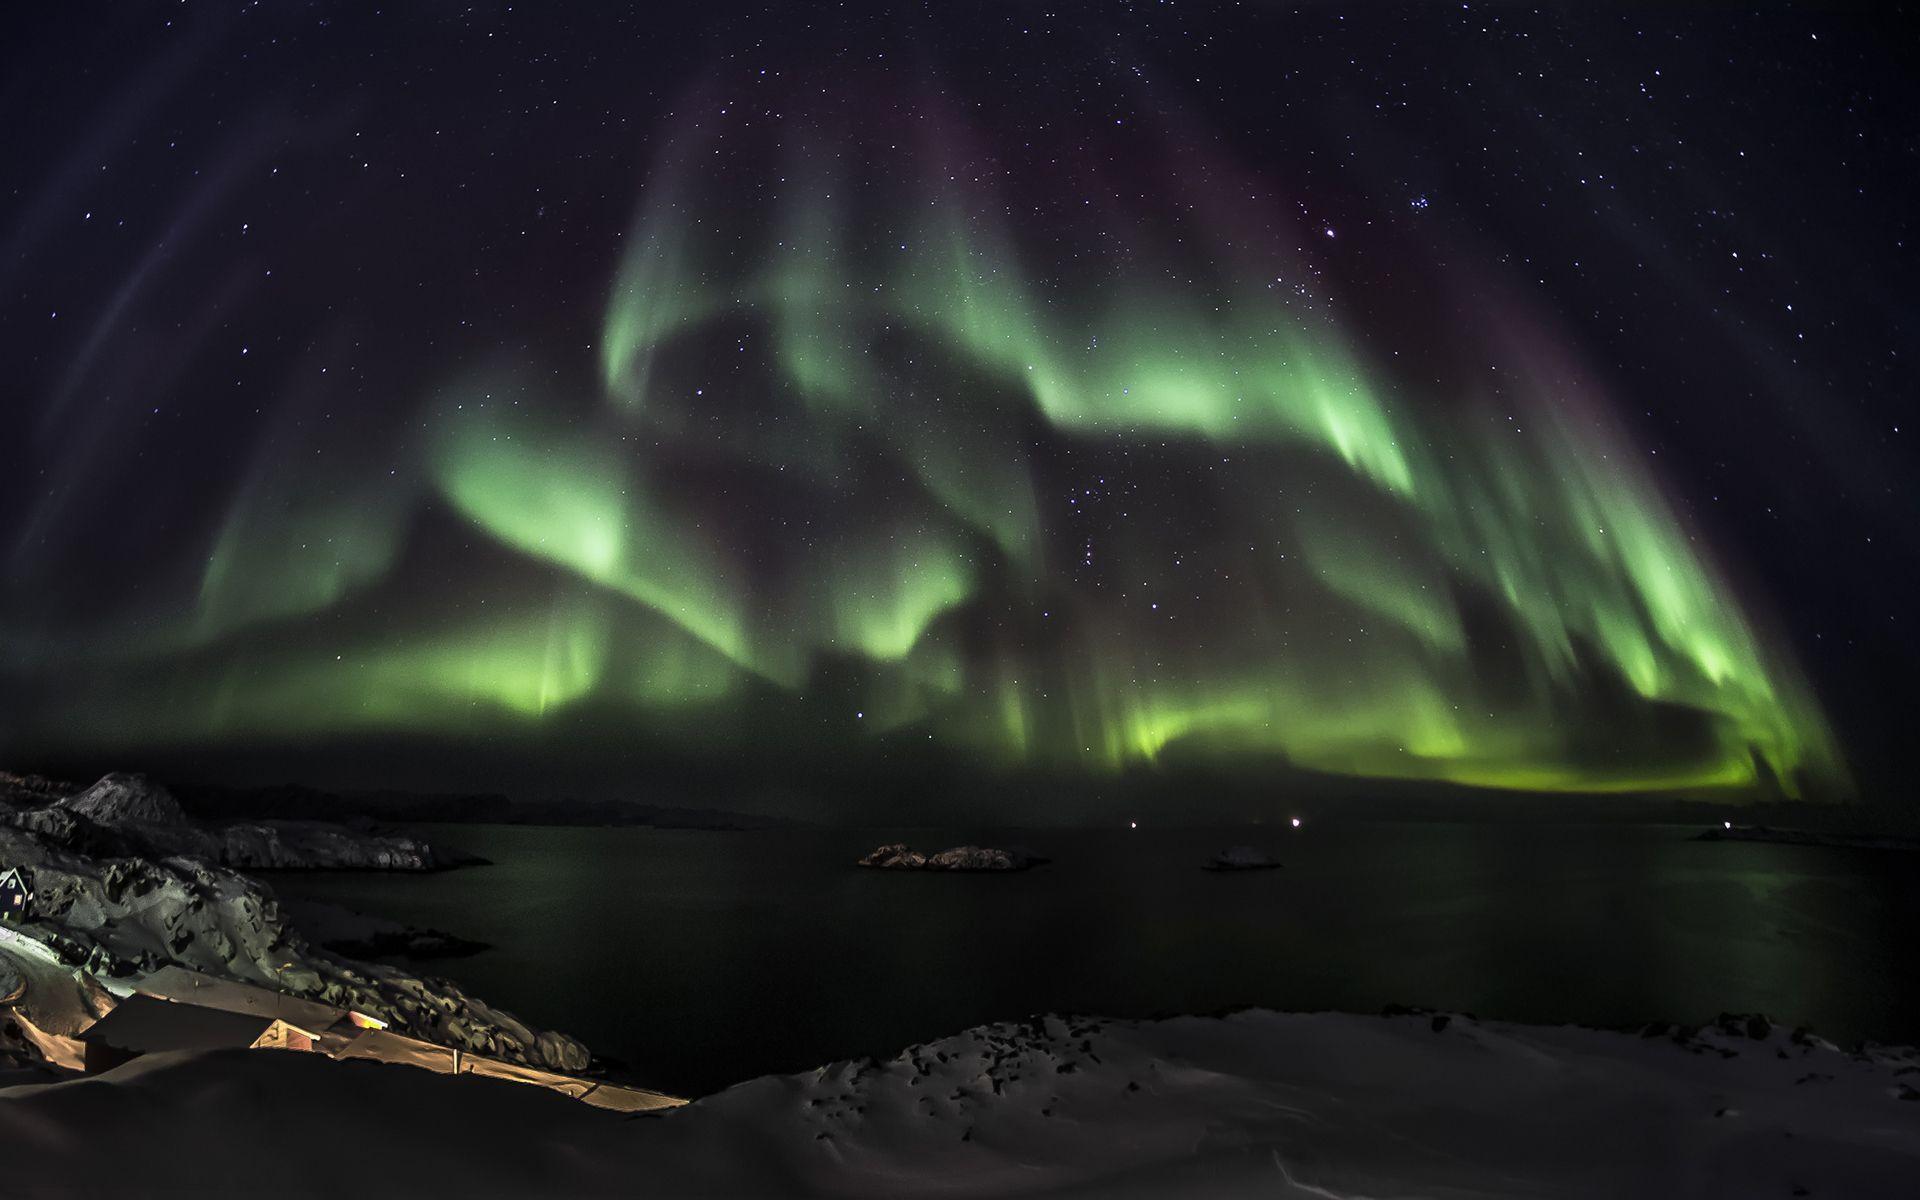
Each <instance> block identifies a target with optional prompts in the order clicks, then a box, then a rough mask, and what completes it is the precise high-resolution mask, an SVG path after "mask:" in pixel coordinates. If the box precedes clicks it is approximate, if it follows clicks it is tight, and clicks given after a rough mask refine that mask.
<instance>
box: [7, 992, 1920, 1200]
mask: <svg viewBox="0 0 1920 1200" xmlns="http://www.w3.org/2000/svg"><path fill="white" fill-rule="evenodd" d="M1752 1033H1760V1034H1761V1035H1762V1036H1760V1037H1758V1038H1755V1037H1753V1036H1751V1034H1752ZM1915 1082H1920V1054H1916V1053H1915V1052H1914V1051H1912V1050H1905V1049H1902V1050H1884V1049H1881V1050H1874V1051H1872V1052H1870V1053H1866V1054H1860V1055H1850V1054H1847V1053H1843V1052H1841V1051H1839V1050H1836V1049H1835V1048H1833V1047H1832V1046H1830V1045H1827V1044H1825V1043H1823V1042H1820V1041H1818V1040H1817V1039H1810V1038H1795V1037H1793V1036H1792V1035H1790V1034H1789V1033H1788V1031H1786V1030H1783V1029H1770V1028H1765V1027H1763V1026H1754V1027H1753V1028H1752V1029H1751V1030H1749V1029H1748V1028H1747V1026H1746V1025H1745V1023H1744V1022H1731V1023H1729V1025H1728V1027H1727V1028H1725V1029H1711V1030H1708V1031H1706V1032H1704V1033H1702V1034H1698V1035H1693V1036H1683V1037H1678V1038H1676V1037H1674V1036H1671V1035H1665V1034H1663V1035H1660V1036H1652V1037H1642V1036H1636V1035H1632V1034H1624V1033H1607V1032H1597V1031H1592V1030H1583V1029H1573V1028H1554V1029H1548V1028H1539V1027H1527V1026H1514V1025H1500V1024H1481V1023H1477V1022H1474V1021H1472V1020H1470V1019H1466V1018H1462V1017H1451V1018H1444V1019H1443V1018H1436V1017H1429V1016H1426V1015H1414V1016H1401V1017H1386V1018H1382V1017H1363V1016H1345V1015H1334V1014H1318V1015H1290V1014H1276V1013H1270V1012H1249V1013H1243V1014H1239V1015H1236V1016H1232V1017H1226V1018H1201V1017H1183V1018H1177V1019H1173V1020H1168V1021H1162V1022H1154V1023H1114V1022H1104V1021H1095V1020H1071V1021H1063V1020H1061V1019H1058V1018H1049V1019H1047V1020H1045V1021H1043V1022H1036V1023H1030V1024H1027V1025H1020V1026H1016V1025H995V1026H986V1027H981V1028H977V1029H973V1030H968V1031H966V1032H964V1033H961V1034H958V1035H956V1036H954V1037H951V1038H947V1039H945V1040H943V1041H939V1042H934V1043H929V1044H926V1045H921V1046H916V1047H913V1048H911V1049H909V1050H907V1051H905V1052H903V1053H902V1054H900V1055H898V1056H897V1057H895V1058H893V1059H891V1060H889V1061H887V1062H867V1063H841V1064H835V1065H833V1066H830V1067H825V1068H821V1069H819V1070H816V1071H813V1072H809V1073H806V1074H802V1075H795V1076H786V1077H767V1078H762V1079H758V1080H753V1081H751V1082H748V1083H745V1084H742V1085H740V1086H738V1087H734V1088H731V1089H729V1090H727V1091H725V1092H722V1093H720V1094H718V1095H715V1096H711V1097H708V1098H706V1099H704V1100H701V1101H700V1102H698V1103H696V1104H694V1105H692V1106H690V1107H688V1108H685V1109H682V1110H679V1111H677V1112H675V1113H673V1114H671V1115H668V1116H664V1117H648V1118H638V1119H622V1118H618V1117H615V1116H611V1115H609V1114H606V1113H602V1112H599V1111H596V1110H591V1109H588V1108H586V1107H584V1106H581V1105H578V1104H575V1103H573V1102H571V1101H568V1100H565V1099H562V1098H560V1097H557V1096H553V1095H551V1094H548V1093H544V1092H540V1091H537V1090H535V1089H532V1088H523V1087H517V1086H513V1085H507V1084H500V1083H492V1082H487V1081H482V1080H474V1079H465V1078H463V1079H457V1080H456V1079H449V1078H447V1077H443V1076H437V1075H432V1074H429V1073H427V1072H423V1071H417V1070H410V1069H404V1068H395V1067H383V1066H375V1065H365V1064H339V1063H332V1062H328V1061H326V1060H324V1059H321V1058H318V1057H316V1056H309V1055H301V1054H293V1053H269V1052H264V1051H255V1052H230V1053H223V1054H218V1055H212V1056H207V1057H202V1058H184V1057H169V1058H165V1059H150V1060H146V1061H142V1062H136V1063H133V1064H130V1065H128V1066H127V1067H123V1068H121V1069H120V1070H118V1071H116V1072H113V1073H112V1074H110V1075H108V1076H105V1077H103V1078H101V1079H98V1080H93V1081H81V1082H73V1083H65V1084H59V1085H54V1086H38V1087H34V1086H25V1087H15V1088H12V1089H10V1090H6V1091H4V1092H0V1142H3V1143H4V1144H5V1146H6V1148H7V1152H8V1163H9V1173H10V1175H11V1176H12V1177H13V1182H14V1183H15V1185H16V1186H19V1185H25V1186H29V1187H35V1186H37V1187H45V1188H50V1189H51V1188H58V1189H60V1190H62V1191H63V1192H71V1191H74V1190H80V1191H84V1190H85V1189H86V1188H87V1187H88V1186H89V1185H91V1186H93V1187H95V1188H96V1189H98V1190H102V1191H105V1190H110V1189H114V1188H118V1187H124V1186H137V1187H139V1188H141V1189H154V1190H159V1189H166V1188H182V1189H184V1188H193V1189H194V1190H195V1191H197V1192H201V1193H203V1194H204V1193H209V1192H213V1193H219V1192H224V1191H238V1190H253V1189H257V1188H259V1187H262V1186H265V1185H268V1184H271V1185H272V1186H273V1187H275V1188H276V1189H279V1190H283V1191H293V1192H314V1193H342V1192H348V1191H353V1192H358V1193H362V1194H364V1193H365V1192H367V1191H372V1192H375V1193H386V1192H401V1191H411V1192H414V1193H415V1194H421V1193H430V1194H436V1195H458V1194H461V1193H462V1192H466V1193H477V1194H498V1193H502V1192H509V1191H527V1190H533V1191H540V1192H551V1193H569V1194H571V1193H583V1192H586V1193H591V1192H614V1191H619V1192H624V1193H629V1194H634V1193H640V1194H668V1195H682V1194H721V1195H740V1194H748V1195H766V1194H785V1193H811V1194H838V1195H867V1196H891V1195H903V1194H941V1195H954V1196H972V1195H998V1194H1008V1193H1054V1194H1063V1193H1064V1194H1086V1195H1093V1194H1097V1195H1103V1196H1104V1195H1116V1194H1118V1195H1174V1194H1177V1195H1182V1196H1193V1195H1222V1196H1225V1195H1236V1196H1237V1195H1252V1194H1258V1195H1263V1196H1290V1195H1297V1196H1333V1197H1361V1196H1366V1197H1384V1196H1404V1195H1421V1196H1448V1197H1464V1196H1669V1195H1686V1196H1695V1195H1697V1196H1738V1197H1760V1196H1792V1195H1811V1196H1850V1197H1857V1196H1880V1195H1885V1196H1895V1195H1911V1194H1912V1186H1913V1181H1914V1180H1915V1179H1916V1178H1920V1102H1916V1100H1920V1092H1916V1091H1915V1090H1914V1086H1913V1085H1914V1084H1915ZM303 1147H311V1148H315V1152H308V1151H307V1150H305V1149H302V1148H303ZM105 1161H113V1162H117V1163H121V1164H127V1165H126V1166H125V1167H122V1168H116V1169H115V1170H114V1171H112V1172H108V1171H107V1170H105V1169H103V1168H102V1167H100V1166H99V1165H98V1164H100V1163H102V1162H105ZM88 1164H94V1165H88ZM134 1164H138V1165H137V1166H135V1165H134Z"/></svg>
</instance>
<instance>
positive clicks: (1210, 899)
mask: <svg viewBox="0 0 1920 1200" xmlns="http://www.w3.org/2000/svg"><path fill="white" fill-rule="evenodd" d="M429 832H430V834H431V836H433V837H434V838H435V839H436V840H438V841H440V842H443V843H445V844H447V845H448V846H451V847H455V848H458V849H461V850H469V851H472V852H474V853H478V854H481V855H484V856H486V857H487V858H490V859H492V860H493V861H494V862H495V864H496V865H495V866H492V867H486V868H479V869H473V870H465V871H456V872H452V873H449V874H443V875H434V876H427V877H402V876H381V875H334V876H329V875H296V876H283V877H279V878H276V879H275V880H274V881H273V882H274V884H275V886H276V887H278V888H279V889H280V890H282V891H283V892H286V893H290V894H300V895H307V896H312V897H315V898H318V899H327V900H334V901H337V902H340V903H345V904H349V905H351V906H354V907H359V908H363V909H365V910H367V911H370V912H377V913H380V914H382V915H385V916H391V917H394V918H397V919H400V920H405V921H409V922H412V923H414V924H419V925H428V926H434V927H437V928H441V929H446V930H448V931H450V932H453V933H457V934H461V935H463V936H466V937H471V938H477V939H480V940H483V941H486V942H489V943H492V945H493V946H494V947H495V948H494V949H492V950H489V951H487V952H485V953H483V954H480V955H477V956H474V957H472V958H466V959H458V960H449V961H441V962H435V963H429V964H426V965H425V966H424V967H423V968H422V969H423V970H425V971H427V972H428V973H430V974H442V975H446V976H449V977H451V978H454V979H456V980H458V981H459V982H461V983H462V984H464V985H466V986H468V987H469V988H471V989H472V990H474V991H475V992H476V993H478V994H479V995H481V996H484V997H486V998H487V999H489V1000H492V1001H494V1002H496V1003H498V1004H501V1005H503V1006H505V1007H507V1008H509V1009H511V1010H513V1011H515V1012H517V1013H518V1014H519V1015H521V1016H522V1017H524V1018H525V1019H527V1020H529V1021H531V1022H533V1023H535V1024H540V1025H546V1026H550V1027H553V1028H557V1029H561V1030H564V1031H566V1032H568V1033H571V1034H574V1035H575V1036H578V1037H580V1038H581V1039H583V1040H584V1041H586V1042H587V1044H588V1045H589V1046H591V1047H593V1048H594V1049H595V1050H596V1051H598V1052H600V1053H603V1054H607V1055H612V1056H614V1057H616V1058H619V1059H622V1060H624V1061H625V1062H626V1063H627V1064H628V1065H629V1066H631V1067H632V1069H633V1070H634V1071H635V1073H636V1074H638V1075H639V1076H640V1077H641V1078H643V1079H645V1080H646V1081H647V1082H649V1083H651V1084H653V1085H656V1086H660V1087H665V1088H669V1089H679V1090H681V1091H684V1092H689V1093H694V1094H699V1093H703V1092H706V1091H710V1090H712V1089H714V1088H716V1087H719V1086H723V1085H725V1084H727V1083H731V1082H735V1081H737V1080H739V1079H742V1078H746V1077H749V1076H752V1075H756V1074H761V1073H764V1072H768V1071H785V1070H798V1069H802V1068H805V1067H809V1066H813V1065H815V1064H818V1063H821V1062H824V1061H828V1060H831V1059H835V1058H846V1057H854V1056H858V1055H863V1054H870V1053H871V1054H880V1055H883V1056H884V1055H886V1054H890V1053H891V1052H893V1051H894V1050H897V1049H899V1048H900V1047H902V1046H904V1045H906V1044H908V1043H910V1042H914V1041H918V1040H923V1039H926V1038H930V1037H936V1036H940V1035H943V1034H947V1033H951V1032H954V1031H956V1030H958V1029H960V1028H963V1027H965V1026H968V1025H971V1024H975V1023H978V1022H981V1021H987V1020H995V1019H1001V1018H1007V1017H1017V1016H1022V1015H1025V1014H1027V1013H1031V1012H1040V1011H1048V1010H1054V1011H1075V1012H1099V1013H1105V1014H1110V1015H1117V1016H1133V1015H1139V1016H1144V1015H1150V1014H1156V1013H1171V1012H1210V1011H1215V1010H1219V1009H1225V1008H1231V1007H1239V1006H1245V1005H1264V1006H1268V1007H1274V1008H1289V1009H1325V1008H1331V1009H1348V1010H1359V1011H1372V1010H1377V1009H1379V1008H1380V1007H1381V1006H1383V1005H1385V1004H1388V1003H1401V1004H1415V1005H1424V1006H1428V1007H1433V1008H1448V1009H1457V1010H1464V1011H1469V1012H1473V1013H1477V1014H1478V1015H1480V1016H1483V1017H1500V1018H1507V1019H1513V1020H1523V1021H1539V1022H1578V1023H1582V1024H1603V1025H1605V1024H1627V1023H1632V1022H1638V1021H1644V1020H1652V1019H1660V1020H1682V1021H1699V1020H1705V1019H1707V1018H1710V1017H1712V1016H1713V1015H1715V1014H1716V1013H1718V1012H1721V1011H1722V1010H1728V1011H1759V1012H1765V1013H1768V1014H1769V1015H1771V1016H1773V1017H1774V1018H1775V1019H1777V1020H1781V1021H1787V1022H1793V1023H1810V1024H1812V1025H1813V1026H1814V1027H1815V1028H1816V1029H1818V1030H1819V1031H1820V1032H1822V1033H1824V1034H1826V1035H1827V1036H1829V1037H1833V1038H1835V1039H1836V1040H1843V1041H1844V1040H1852V1039H1856V1038H1862V1037H1871V1038H1875V1039H1879V1040H1892V1041H1912V1042H1920V989H1917V988H1916V986H1915V985H1916V983H1920V970H1917V969H1916V967H1915V966H1914V956H1913V955H1912V954H1911V953H1910V952H1906V951H1903V950H1902V947H1903V946H1906V945H1907V943H1908V939H1909V937H1910V934H1909V932H1907V931H1911V930H1912V929H1913V928H1915V919H1916V918H1917V917H1920V871H1917V870H1916V867H1920V861H1917V860H1915V859H1914V858H1913V857H1911V856H1908V855H1904V854H1897V853H1885V852H1862V851H1844V850H1833V849H1824V848H1818V847H1803V846H1780V845H1764V844H1751V843H1700V842H1694V841H1691V840H1689V837H1690V834H1691V832H1692V831H1691V830H1684V829H1675V828H1649V827H1643V826H1640V827H1636V826H1544V825H1528V826H1520V825H1513V826H1488V825H1446V824H1385V823H1381V824H1372V823H1345V824H1337V825H1336V824H1332V823H1322V824H1318V825H1309V826H1308V827H1307V828H1305V829H1302V830H1298V831H1295V830H1290V829H1284V828H1276V829H1273V830H1272V831H1270V832H1264V833H1261V834H1259V835H1253V834H1250V833H1249V832H1248V831H1246V830H1235V831H1231V832H1218V833H1215V832H1207V831H1193V830H1178V831H1154V830H1139V831H1128V830H1125V829H1118V830H1114V831H1111V832H1107V831H1099V832H1067V833H1046V832H1037V831H1023V832H1021V833H1018V834H1008V835H1002V836H999V837H996V836H995V835H993V834H992V833H991V832H986V831H978V830H968V831H942V832H939V833H929V832H927V831H905V830H871V831H845V830H832V831H820V830H812V831H801V832H754V833H703V832H691V831H655V830H647V829H553V828H529V827H511V826H435V827H431V829H430V830H429ZM968 840H984V841H987V842H990V843H991V842H998V843H1001V844H1005V843H1007V842H1021V843H1025V844H1028V845H1031V846H1033V847H1034V848H1035V849H1038V850H1039V851H1041V852H1042V853H1046V854H1050V855H1052V856H1053V858H1054V862H1053V863H1052V864H1051V865H1049V866H1045V867H1041V868H1038V869H1036V870H1033V871H1029V872H1026V873H1024V874H1019V875H1011V876H981V875H963V876H939V875H927V874H893V873H883V872H875V871H863V870H860V869H857V868H855V867H853V866H851V865H850V864H851V863H852V862H853V860H854V859H855V858H857V857H858V856H859V855H860V854H862V853H864V852H865V851H866V850H868V849H871V848H872V847H873V846H875V845H877V844H879V843H881V842H884V841H908V842H912V843H914V844H917V845H921V846H925V847H939V846H946V845H951V844H955V843H957V842H961V841H968ZM1249 841H1255V842H1260V843H1262V844H1264V845H1265V846H1267V847H1269V848H1271V849H1273V850H1275V851H1276V852H1277V853H1278V854H1279V856H1280V857H1281V858H1282V859H1283V860H1284V861H1285V863H1286V869H1285V870H1281V871H1266V872H1247V873H1240V874H1232V873H1228V874H1221V873H1213V872H1207V871H1202V870H1200V869H1199V867H1200V865H1201V864H1202V863H1204V862H1205V861H1206V860H1207V858H1208V857H1209V856H1211V855H1212V854H1213V853H1214V852H1215V851H1217V850H1219V849H1221V848H1222V847H1224V846H1226V845H1229V844H1234V843H1243V842H1249Z"/></svg>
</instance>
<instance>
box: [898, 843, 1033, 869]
mask: <svg viewBox="0 0 1920 1200" xmlns="http://www.w3.org/2000/svg"><path fill="white" fill-rule="evenodd" d="M1045 861H1046V859H1044V858H1040V857H1038V856H1037V855H1034V854H1033V853H1032V852H1030V851H1025V850H996V849H992V848H990V847H985V846H955V847H953V848H952V849H949V850H941V851H938V852H936V853H933V854H923V853H921V852H920V851H918V850H915V849H913V848H912V847H910V846H907V845H904V844H901V843H895V844H893V845H887V846H881V847H879V848H878V849H876V850H875V851H873V853H871V854H869V855H867V856H866V857H865V858H862V859H861V860H860V865H861V866H863V867H877V868H879V869H881V870H887V871H1024V870H1026V869H1027V868H1028V867H1031V866H1037V865H1038V864H1040V863H1043V862H1045Z"/></svg>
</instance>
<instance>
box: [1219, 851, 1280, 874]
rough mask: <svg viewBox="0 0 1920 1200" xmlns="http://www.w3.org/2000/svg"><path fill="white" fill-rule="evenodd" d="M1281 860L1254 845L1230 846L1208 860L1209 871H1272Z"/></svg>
mask: <svg viewBox="0 0 1920 1200" xmlns="http://www.w3.org/2000/svg"><path fill="white" fill-rule="evenodd" d="M1279 865H1280V860H1279V859H1277V858H1275V857H1273V856H1272V855H1270V854H1268V853H1267V852H1266V851H1264V850H1256V849H1254V848H1253V847H1252V846H1228V847H1227V848H1226V849H1225V850H1222V851H1221V852H1220V853H1218V854H1216V855H1214V856H1213V857H1212V858H1211V859H1210V860H1208V862H1207V870H1209V871H1271V870H1273V869H1274V868H1275V867H1278V866H1279Z"/></svg>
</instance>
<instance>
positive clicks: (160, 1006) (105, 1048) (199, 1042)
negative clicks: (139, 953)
mask: <svg viewBox="0 0 1920 1200" xmlns="http://www.w3.org/2000/svg"><path fill="white" fill-rule="evenodd" d="M317 1036H319V1035H318V1034H317V1033H315V1032H314V1031H312V1030H307V1029H301V1028H298V1027H297V1026H294V1025H291V1024H289V1023H288V1022H286V1021H284V1020H282V1019H281V1018H279V1017H272V1016H262V1015H259V1014H249V1013H236V1012H227V1011H225V1010H224V1009H218V1008H202V1007H201V1006H199V1005H197V1004H176V1003H174V1002H173V1001H171V1000H161V999H158V998H156V997H153V996H142V995H137V994H136V995H133V996H129V997H127V998H126V999H125V1000H123V1001H121V1002H120V1005H119V1007H117V1008H115V1009H114V1010H113V1011H112V1012H110V1013H108V1014H107V1015H106V1016H104V1017H102V1018H100V1019H99V1020H98V1021H96V1022H94V1024H93V1025H92V1027H91V1028H89V1029H88V1030H87V1031H86V1032H85V1033H83V1034H81V1035H80V1042H81V1044H82V1046H84V1047H85V1057H86V1067H87V1074H89V1075H96V1074H98V1073H100V1072H101V1071H111V1070H112V1069H113V1068H115V1067H117V1066H119V1065H120V1064H122V1063H125V1062H131V1061H132V1060H134V1059H136V1058H139V1057H140V1056H141V1055H143V1054H164V1053H166V1052H167V1051H170V1050H202V1051H204V1050H251V1049H280V1050H311V1049H313V1043H314V1039H315V1038H316V1037H317Z"/></svg>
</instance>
